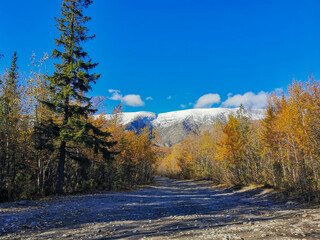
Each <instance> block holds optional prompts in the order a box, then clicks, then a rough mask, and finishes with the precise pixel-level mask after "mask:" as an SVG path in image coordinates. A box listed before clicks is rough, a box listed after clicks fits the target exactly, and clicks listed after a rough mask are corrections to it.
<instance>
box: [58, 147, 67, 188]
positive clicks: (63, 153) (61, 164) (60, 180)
mask: <svg viewBox="0 0 320 240" xmlns="http://www.w3.org/2000/svg"><path fill="white" fill-rule="evenodd" d="M65 160H66V142H65V141H62V142H61V144H60V157H59V165H58V181H57V187H56V193H57V194H63V184H64V163H65Z"/></svg>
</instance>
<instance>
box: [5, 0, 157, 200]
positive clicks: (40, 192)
mask: <svg viewBox="0 0 320 240" xmlns="http://www.w3.org/2000/svg"><path fill="white" fill-rule="evenodd" d="M91 3H92V1H91V0H63V1H62V3H61V12H60V14H61V16H60V18H56V21H57V29H58V31H59V33H60V36H59V38H57V39H55V45H56V49H54V50H53V52H52V55H51V57H50V58H51V59H55V63H54V72H53V73H52V74H48V72H45V71H43V70H42V69H43V68H44V64H45V62H46V60H47V59H48V56H46V55H45V56H44V58H43V59H41V60H39V61H36V60H35V57H34V56H33V58H32V64H31V66H32V68H31V71H30V74H29V76H27V77H22V74H21V73H20V72H19V69H18V65H17V60H18V58H17V54H16V53H14V55H13V57H12V64H11V66H10V68H9V69H6V70H5V73H4V74H3V75H1V76H0V80H1V82H0V84H1V86H0V87H1V89H0V201H14V200H18V199H26V198H28V199H30V198H36V197H39V196H45V195H48V194H52V193H57V194H62V193H73V192H80V191H88V190H112V189H128V188H131V187H133V186H134V185H136V184H141V183H147V182H150V181H152V180H153V177H154V172H155V171H154V168H155V161H156V159H157V156H158V153H157V151H156V149H155V148H154V147H153V143H152V137H151V136H152V133H151V131H150V130H149V129H144V130H143V131H141V132H139V133H136V132H128V131H125V129H124V126H122V125H121V116H120V115H121V114H120V113H119V112H121V111H120V109H118V108H117V109H116V111H115V113H114V115H113V117H112V118H111V119H105V118H104V116H103V114H102V115H100V116H99V117H98V116H97V115H95V113H96V112H97V106H98V105H99V103H101V101H100V100H101V99H99V98H90V97H88V94H87V93H88V92H89V91H90V90H91V88H92V84H94V83H95V82H96V81H97V80H98V79H99V78H100V74H96V73H93V69H94V68H95V67H96V66H97V65H98V64H97V63H93V62H92V60H91V59H90V58H89V56H88V53H87V52H85V51H84V49H83V47H82V44H83V43H84V42H86V41H88V40H91V39H93V38H94V35H92V36H90V35H88V32H89V30H88V29H87V27H86V26H85V24H86V23H87V22H88V21H89V20H90V17H87V16H85V15H84V10H85V9H86V8H88V7H89V5H91ZM119 114H120V115H119Z"/></svg>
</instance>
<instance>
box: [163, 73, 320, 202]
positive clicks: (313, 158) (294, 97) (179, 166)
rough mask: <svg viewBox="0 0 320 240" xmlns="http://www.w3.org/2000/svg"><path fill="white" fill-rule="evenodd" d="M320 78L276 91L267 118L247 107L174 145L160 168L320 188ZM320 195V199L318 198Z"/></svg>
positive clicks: (232, 181)
mask: <svg viewBox="0 0 320 240" xmlns="http://www.w3.org/2000/svg"><path fill="white" fill-rule="evenodd" d="M319 141H320V82H319V81H316V80H314V79H313V78H310V79H309V81H308V82H297V81H294V82H293V83H292V84H291V85H290V86H289V87H288V93H287V94H284V93H281V94H280V93H276V92H274V93H273V94H271V96H270V97H269V100H268V108H267V110H266V113H265V118H264V119H263V120H260V121H253V120H252V119H251V118H250V113H249V112H246V111H245V110H244V109H243V108H242V107H241V108H240V109H239V110H238V112H237V114H231V115H229V116H228V121H227V122H217V123H215V124H214V125H213V129H212V131H210V132H209V131H205V132H202V133H199V134H197V135H195V134H193V135H190V136H189V137H188V138H187V139H185V140H184V141H183V142H182V143H181V144H178V145H176V146H174V148H173V151H172V153H171V154H170V155H169V156H168V157H167V158H166V159H165V160H164V162H163V163H162V164H161V166H160V168H159V171H160V172H161V173H162V174H164V175H168V176H173V177H180V178H194V179H210V180H213V181H214V182H215V183H217V184H221V183H224V184H229V185H248V184H265V185H269V186H274V187H276V188H280V189H286V190H288V191H289V192H294V193H298V194H302V195H304V196H305V197H306V198H308V199H309V200H310V199H311V198H314V197H315V196H316V195H317V193H318V192H319V183H320V182H319V177H320V159H319V156H320V155H319V154H320V145H319V143H320V142H319ZM318 200H319V199H318Z"/></svg>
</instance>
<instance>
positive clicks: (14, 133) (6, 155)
mask: <svg viewBox="0 0 320 240" xmlns="http://www.w3.org/2000/svg"><path fill="white" fill-rule="evenodd" d="M18 78H19V76H18V67H17V53H16V52H15V53H14V55H13V57H12V63H11V67H10V69H9V70H8V72H7V73H6V74H5V76H4V82H3V86H2V91H1V101H0V129H1V132H0V135H1V138H0V139H1V140H0V145H1V169H2V172H1V175H2V176H6V179H5V181H4V182H5V185H6V188H7V189H8V193H7V194H8V196H7V197H8V198H9V200H13V194H12V190H14V179H15V176H16V167H17V162H16V160H17V159H16V155H17V152H18V149H17V148H18V141H17V139H18V135H19V124H20V122H21V117H22V114H21V104H20V101H21V89H20V86H19V85H18Z"/></svg>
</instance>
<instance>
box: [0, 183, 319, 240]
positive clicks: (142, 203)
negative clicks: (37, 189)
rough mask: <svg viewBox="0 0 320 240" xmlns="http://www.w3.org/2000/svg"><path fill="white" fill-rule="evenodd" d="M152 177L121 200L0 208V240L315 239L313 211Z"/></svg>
mask: <svg viewBox="0 0 320 240" xmlns="http://www.w3.org/2000/svg"><path fill="white" fill-rule="evenodd" d="M267 192H268V191H267V190H263V189H253V190H250V189H246V190H239V191H232V190H223V189H217V188H213V187H212V185H211V184H210V183H209V182H206V181H177V180H169V179H165V178H158V179H157V183H156V184H154V185H152V186H149V187H146V188H142V189H140V190H136V191H133V192H125V193H114V192H112V193H103V194H93V195H82V196H69V197H58V198H52V199H43V200H40V201H34V202H29V201H22V202H16V203H5V204H0V239H320V209H319V208H317V209H311V208H303V209H302V208H301V207H300V206H297V205H295V204H294V203H292V202H287V203H286V204H278V203H274V202H273V201H272V200H270V198H269V197H268V193H267Z"/></svg>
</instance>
